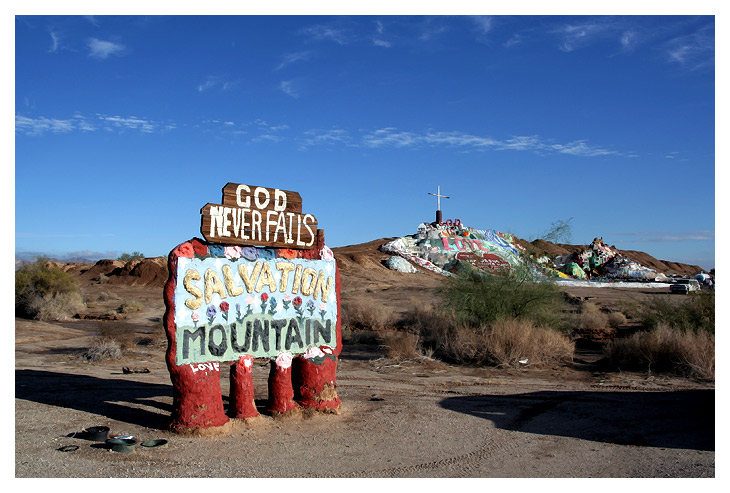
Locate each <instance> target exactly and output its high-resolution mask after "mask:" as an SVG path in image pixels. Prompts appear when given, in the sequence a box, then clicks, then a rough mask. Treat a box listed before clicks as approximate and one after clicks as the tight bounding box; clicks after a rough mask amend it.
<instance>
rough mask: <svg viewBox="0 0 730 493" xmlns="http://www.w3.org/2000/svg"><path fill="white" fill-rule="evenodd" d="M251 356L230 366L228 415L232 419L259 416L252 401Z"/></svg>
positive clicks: (253, 400)
mask: <svg viewBox="0 0 730 493" xmlns="http://www.w3.org/2000/svg"><path fill="white" fill-rule="evenodd" d="M252 365H253V357H252V356H251V355H245V356H241V358H240V359H239V360H238V361H237V362H235V363H233V364H232V365H231V394H230V404H229V408H228V413H229V415H230V416H231V417H234V418H255V417H256V416H259V412H258V410H257V409H256V401H255V399H254V395H255V394H254V388H253V374H252V372H251V367H252Z"/></svg>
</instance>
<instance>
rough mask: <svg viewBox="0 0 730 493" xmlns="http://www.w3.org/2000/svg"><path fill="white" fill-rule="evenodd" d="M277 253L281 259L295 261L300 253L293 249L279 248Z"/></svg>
mask: <svg viewBox="0 0 730 493" xmlns="http://www.w3.org/2000/svg"><path fill="white" fill-rule="evenodd" d="M277 253H278V254H279V256H280V257H283V258H286V259H293V258H297V257H298V256H299V252H298V251H297V250H293V249H291V248H279V249H278V250H277Z"/></svg>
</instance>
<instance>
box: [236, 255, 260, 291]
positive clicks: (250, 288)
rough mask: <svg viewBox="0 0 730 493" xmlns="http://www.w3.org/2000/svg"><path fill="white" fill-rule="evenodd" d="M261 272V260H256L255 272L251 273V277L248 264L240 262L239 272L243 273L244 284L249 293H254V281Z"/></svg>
mask: <svg viewBox="0 0 730 493" xmlns="http://www.w3.org/2000/svg"><path fill="white" fill-rule="evenodd" d="M259 272H261V262H256V263H255V264H254V266H253V272H252V273H251V276H250V277H249V275H248V269H247V268H246V264H243V263H241V264H238V273H239V274H241V279H243V284H244V285H245V286H246V291H248V292H249V293H253V287H254V285H253V282H254V281H255V280H256V278H257V277H258V275H259Z"/></svg>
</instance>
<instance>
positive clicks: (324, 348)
mask: <svg viewBox="0 0 730 493" xmlns="http://www.w3.org/2000/svg"><path fill="white" fill-rule="evenodd" d="M319 349H321V350H322V352H323V353H324V354H335V351H334V349H332V348H331V347H329V346H326V345H325V346H319Z"/></svg>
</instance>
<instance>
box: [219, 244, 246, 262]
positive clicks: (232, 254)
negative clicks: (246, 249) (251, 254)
mask: <svg viewBox="0 0 730 493" xmlns="http://www.w3.org/2000/svg"><path fill="white" fill-rule="evenodd" d="M223 254H224V255H225V256H226V258H229V259H234V258H241V255H242V254H241V247H240V246H227V247H225V249H224V250H223Z"/></svg>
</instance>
